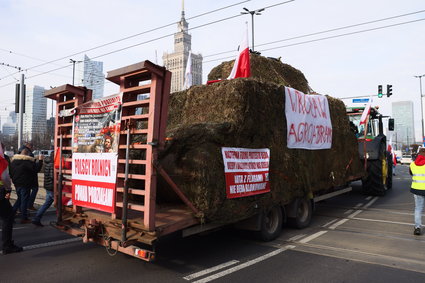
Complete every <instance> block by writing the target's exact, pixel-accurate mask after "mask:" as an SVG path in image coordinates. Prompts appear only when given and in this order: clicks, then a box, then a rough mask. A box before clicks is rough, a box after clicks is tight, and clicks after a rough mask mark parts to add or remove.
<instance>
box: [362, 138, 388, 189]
mask: <svg viewBox="0 0 425 283" xmlns="http://www.w3.org/2000/svg"><path fill="white" fill-rule="evenodd" d="M379 152H380V153H379V159H376V160H368V161H367V177H366V179H364V180H363V191H364V192H365V193H366V194H370V195H375V196H383V195H385V192H386V190H387V181H388V162H387V155H386V151H385V145H384V144H381V146H380V151H379Z"/></svg>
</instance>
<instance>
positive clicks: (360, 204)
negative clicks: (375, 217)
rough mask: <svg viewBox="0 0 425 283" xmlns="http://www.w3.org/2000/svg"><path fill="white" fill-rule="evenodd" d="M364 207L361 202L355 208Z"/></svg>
mask: <svg viewBox="0 0 425 283" xmlns="http://www.w3.org/2000/svg"><path fill="white" fill-rule="evenodd" d="M362 205H363V203H362V202H359V203H358V204H356V206H355V207H354V208H359V207H360V206H362Z"/></svg>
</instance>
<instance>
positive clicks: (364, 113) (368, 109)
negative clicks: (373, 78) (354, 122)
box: [360, 97, 372, 125]
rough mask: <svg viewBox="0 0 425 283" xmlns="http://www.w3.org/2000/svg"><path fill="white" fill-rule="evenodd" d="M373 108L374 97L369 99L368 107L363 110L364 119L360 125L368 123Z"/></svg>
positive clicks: (361, 119) (362, 118)
mask: <svg viewBox="0 0 425 283" xmlns="http://www.w3.org/2000/svg"><path fill="white" fill-rule="evenodd" d="M371 106H372V97H371V98H369V103H368V104H367V105H366V107H365V108H364V110H363V113H362V117H361V118H360V125H361V124H365V123H366V119H367V116H368V115H369V113H370V107H371Z"/></svg>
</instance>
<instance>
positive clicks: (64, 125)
mask: <svg viewBox="0 0 425 283" xmlns="http://www.w3.org/2000/svg"><path fill="white" fill-rule="evenodd" d="M58 127H61V128H65V127H72V123H64V124H59V125H58Z"/></svg>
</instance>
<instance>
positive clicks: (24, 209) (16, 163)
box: [10, 148, 37, 224]
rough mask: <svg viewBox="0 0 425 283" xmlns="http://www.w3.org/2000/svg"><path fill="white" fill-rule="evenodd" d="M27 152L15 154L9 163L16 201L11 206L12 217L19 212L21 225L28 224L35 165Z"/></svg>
mask: <svg viewBox="0 0 425 283" xmlns="http://www.w3.org/2000/svg"><path fill="white" fill-rule="evenodd" d="M29 153H30V152H29V150H28V149H26V148H25V149H23V150H22V151H21V154H15V155H14V156H13V158H12V162H11V163H10V174H11V177H12V181H13V184H14V185H15V188H16V194H17V195H18V199H17V200H16V202H15V204H14V205H13V215H16V212H17V211H18V209H19V210H20V211H21V224H26V223H30V222H31V220H30V219H29V218H28V201H29V196H30V189H31V186H32V185H33V183H34V180H33V179H34V177H33V176H34V174H37V173H35V172H36V163H35V160H34V157H31V156H29Z"/></svg>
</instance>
